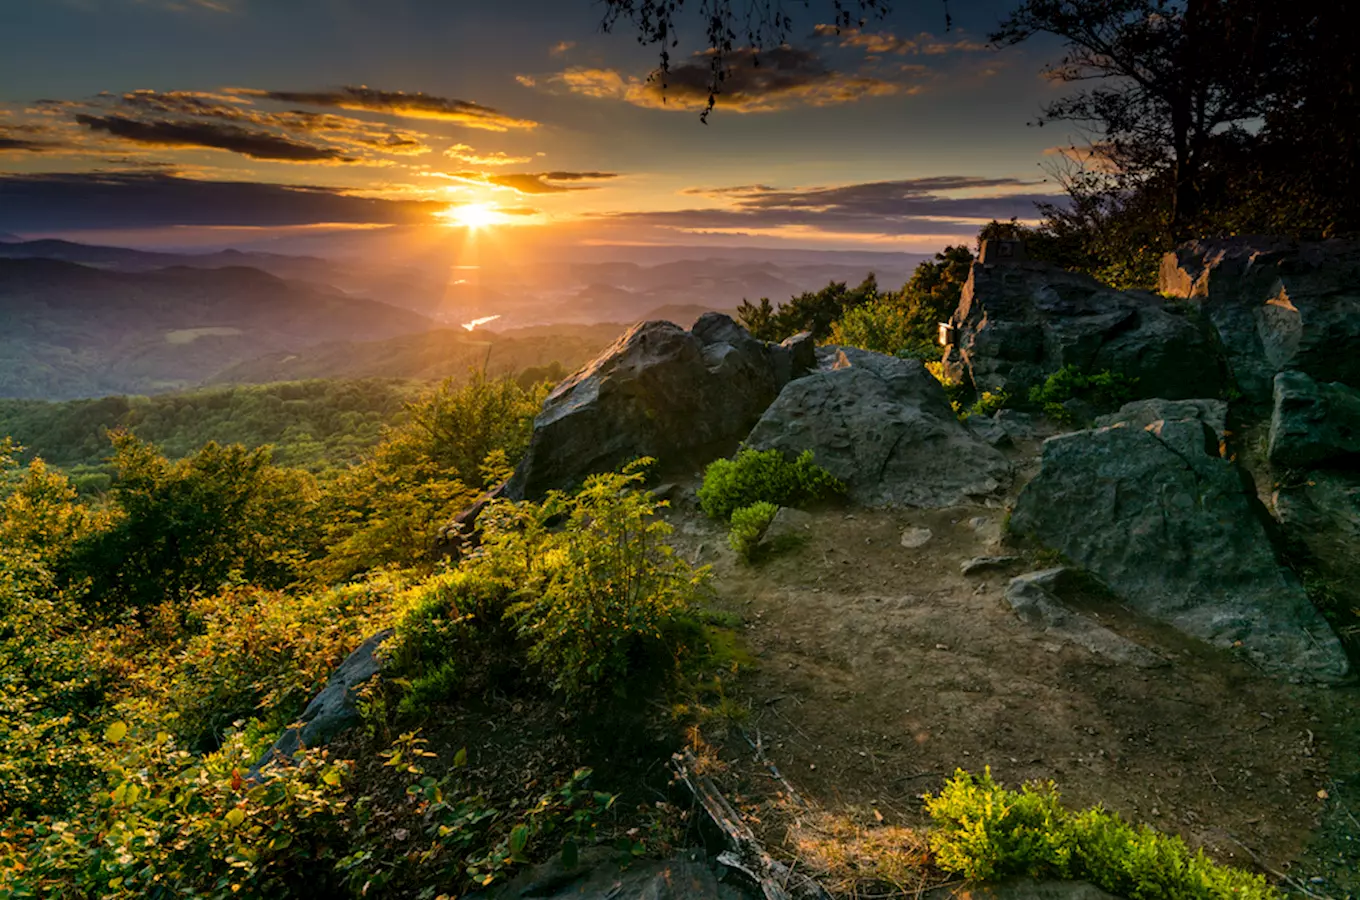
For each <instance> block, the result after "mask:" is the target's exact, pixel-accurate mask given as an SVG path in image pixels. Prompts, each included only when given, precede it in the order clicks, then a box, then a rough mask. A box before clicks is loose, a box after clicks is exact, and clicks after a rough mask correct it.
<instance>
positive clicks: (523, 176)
mask: <svg viewBox="0 0 1360 900" xmlns="http://www.w3.org/2000/svg"><path fill="white" fill-rule="evenodd" d="M454 177H455V178H459V179H462V180H463V181H470V182H473V183H475V184H489V185H494V186H496V187H503V188H508V189H510V190H512V191H518V192H519V193H521V194H560V193H564V192H566V191H584V190H589V189H591V188H594V187H596V186H597V185H592V184H576V183H575V182H580V181H602V180H605V179H609V178H618V177H619V176H618V173H617V172H532V173H526V172H521V173H511V174H502V175H488V174H485V173H482V172H457V173H455V174H454ZM564 181H565V182H568V183H567V184H562V183H561V182H564Z"/></svg>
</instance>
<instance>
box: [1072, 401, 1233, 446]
mask: <svg viewBox="0 0 1360 900" xmlns="http://www.w3.org/2000/svg"><path fill="white" fill-rule="evenodd" d="M1181 420H1193V421H1196V422H1202V423H1204V424H1205V425H1206V426H1208V428H1209V430H1210V431H1212V432H1213V433H1214V437H1216V438H1217V439H1218V440H1219V441H1220V442H1222V441H1223V440H1224V438H1225V437H1226V436H1227V431H1228V404H1227V403H1225V402H1224V401H1222V400H1210V399H1197V400H1162V399H1160V398H1156V397H1154V398H1152V399H1151V400H1135V401H1133V402H1132V403H1125V404H1124V405H1123V406H1121V407H1120V408H1119V410H1118V412H1114V413H1111V414H1110V415H1108V416H1100V417H1099V418H1097V419H1096V421H1095V424H1096V427H1097V428H1107V427H1109V426H1111V425H1128V426H1129V427H1131V428H1147V427H1148V426H1149V425H1151V424H1152V423H1153V422H1175V421H1181Z"/></svg>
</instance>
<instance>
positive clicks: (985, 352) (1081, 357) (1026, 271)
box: [945, 262, 1223, 402]
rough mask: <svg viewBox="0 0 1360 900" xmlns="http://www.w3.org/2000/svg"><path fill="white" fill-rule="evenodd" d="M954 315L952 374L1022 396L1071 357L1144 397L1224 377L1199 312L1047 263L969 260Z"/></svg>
mask: <svg viewBox="0 0 1360 900" xmlns="http://www.w3.org/2000/svg"><path fill="white" fill-rule="evenodd" d="M950 324H951V325H952V326H953V328H954V335H955V339H954V343H953V344H951V345H950V347H949V348H948V350H947V351H946V354H945V370H946V372H947V374H948V375H949V377H950V378H953V379H955V380H958V381H965V382H968V381H971V383H972V384H973V385H975V386H976V387H977V389H978V390H979V391H993V392H995V391H1005V392H1006V393H1008V394H1010V395H1011V397H1012V398H1015V399H1017V400H1020V401H1021V402H1023V401H1024V400H1025V399H1026V398H1027V395H1028V393H1029V390H1030V388H1032V387H1034V386H1036V385H1039V384H1042V383H1043V381H1044V380H1045V379H1046V378H1047V377H1048V376H1049V375H1052V374H1053V373H1054V372H1057V371H1058V370H1059V369H1061V368H1063V367H1064V366H1068V365H1075V366H1077V367H1078V368H1079V369H1080V370H1081V371H1083V372H1087V373H1093V372H1099V371H1103V370H1106V369H1108V370H1110V371H1113V372H1119V373H1121V374H1123V375H1126V376H1129V377H1132V378H1137V379H1138V382H1137V385H1136V387H1135V390H1136V391H1137V394H1138V396H1142V397H1170V398H1173V399H1179V398H1183V397H1195V396H1202V395H1203V394H1204V393H1205V392H1206V391H1207V392H1208V393H1211V394H1213V393H1217V392H1218V390H1219V388H1220V387H1221V386H1222V384H1223V373H1222V371H1221V367H1220V365H1219V362H1218V356H1217V353H1216V351H1215V348H1214V344H1213V341H1212V339H1211V337H1210V335H1209V334H1208V332H1207V331H1206V329H1204V328H1203V327H1201V325H1200V323H1199V322H1198V321H1196V320H1195V319H1193V318H1191V317H1189V316H1186V315H1182V314H1177V312H1176V310H1175V308H1174V307H1169V306H1168V304H1167V302H1166V301H1165V300H1163V299H1162V298H1161V297H1158V296H1157V295H1155V294H1152V293H1149V292H1147V291H1117V290H1115V289H1113V288H1110V287H1107V286H1106V285H1103V284H1101V283H1100V282H1098V281H1096V280H1095V279H1093V278H1090V277H1088V276H1085V275H1078V274H1076V273H1073V272H1068V271H1066V270H1063V269H1060V268H1058V267H1056V266H1050V265H1046V264H1043V263H1037V262H1019V263H1010V264H1007V265H986V264H983V263H974V264H973V267H972V270H971V272H970V273H969V276H968V281H967V283H966V284H965V285H964V288H963V296H962V298H961V299H960V301H959V306H958V309H957V310H956V311H955V312H954V315H953V317H952V318H951V319H950Z"/></svg>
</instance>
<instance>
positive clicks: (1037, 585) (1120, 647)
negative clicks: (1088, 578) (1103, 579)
mask: <svg viewBox="0 0 1360 900" xmlns="http://www.w3.org/2000/svg"><path fill="white" fill-rule="evenodd" d="M1066 575H1067V570H1066V569H1063V568H1057V569H1044V570H1042V571H1039V572H1028V573H1026V574H1024V575H1019V576H1016V577H1015V578H1012V579H1011V581H1010V584H1008V585H1007V586H1006V602H1007V603H1009V604H1010V607H1011V609H1013V610H1015V614H1016V615H1017V616H1019V617H1020V619H1021V620H1023V621H1025V622H1027V623H1029V624H1030V625H1033V626H1035V627H1036V628H1042V629H1043V630H1044V633H1045V634H1048V635H1051V636H1053V637H1056V638H1058V639H1060V640H1063V641H1066V642H1068V643H1071V644H1076V645H1077V646H1078V647H1082V648H1084V649H1086V650H1089V651H1090V652H1091V653H1094V654H1096V655H1097V656H1104V657H1106V658H1107V659H1110V660H1112V661H1114V662H1117V663H1121V664H1123V665H1129V666H1134V667H1135V668H1139V669H1152V668H1157V667H1158V666H1164V665H1166V662H1165V661H1164V660H1163V659H1162V658H1161V657H1160V656H1158V655H1157V654H1155V653H1153V652H1152V651H1151V650H1148V649H1147V648H1146V647H1143V646H1140V645H1139V644H1135V643H1134V642H1133V641H1131V640H1129V639H1128V638H1126V637H1123V636H1122V635H1119V634H1116V633H1115V632H1113V631H1111V630H1110V629H1108V628H1106V627H1105V626H1104V625H1099V624H1097V623H1095V622H1093V621H1091V620H1090V619H1088V618H1087V617H1086V616H1083V615H1081V614H1079V613H1076V612H1073V611H1072V610H1070V609H1068V608H1067V606H1066V605H1065V604H1064V603H1063V602H1062V601H1061V600H1060V599H1058V595H1057V594H1056V593H1055V591H1056V590H1057V587H1058V584H1059V582H1060V581H1061V580H1062V579H1063V577H1064V576H1066Z"/></svg>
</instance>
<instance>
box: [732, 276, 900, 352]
mask: <svg viewBox="0 0 1360 900" xmlns="http://www.w3.org/2000/svg"><path fill="white" fill-rule="evenodd" d="M878 297H879V290H878V279H876V278H875V277H874V276H873V275H872V274H870V275H869V277H867V278H865V279H864V281H863V282H861V283H860V285H859V287H856V288H849V287H847V286H846V284H845V282H843V281H842V282H836V281H833V282H832V283H831V284H828V285H827V286H826V287H824V288H822V289H821V290H820V291H815V292H814V291H807V292H804V293H802V294H799V295H798V296H797V297H794V298H792V299H790V300H789V302H787V303H781V304H779V307H778V309H775V308H774V307H773V306H772V305H771V303H770V301H769V300H768V299H766V298H762V299H761V301H760V303H759V304H758V305H757V304H752V303H751V302H750V301H747V300H743V301H742V302H741V306H739V307H738V308H737V318H738V319H740V320H741V323H742V324H743V325H745V326H746V330H747V331H749V332H751V334H752V335H753V336H754V337H757V338H759V339H761V340H762V341H782V340H784V339H785V338H788V337H792V336H793V335H795V334H797V333H798V332H800V331H810V332H812V336H813V338H815V339H816V340H818V341H824V340H826V339H827V338H828V337H829V336H830V335H831V326H832V324H833V323H835V322H836V321H837V320H838V319H841V318H843V317H844V316H845V314H846V313H847V312H848V311H849V310H852V309H854V308H856V307H858V306H861V305H863V304H865V303H871V302H873V301H874V300H877V299H878Z"/></svg>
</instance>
